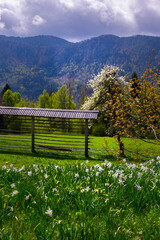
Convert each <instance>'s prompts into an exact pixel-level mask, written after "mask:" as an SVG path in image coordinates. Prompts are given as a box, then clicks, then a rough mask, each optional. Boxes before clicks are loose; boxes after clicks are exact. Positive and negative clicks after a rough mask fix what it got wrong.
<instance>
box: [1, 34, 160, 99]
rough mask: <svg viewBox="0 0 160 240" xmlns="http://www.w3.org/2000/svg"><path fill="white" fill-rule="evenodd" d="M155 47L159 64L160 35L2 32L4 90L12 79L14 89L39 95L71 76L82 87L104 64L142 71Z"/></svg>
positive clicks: (125, 70)
mask: <svg viewBox="0 0 160 240" xmlns="http://www.w3.org/2000/svg"><path fill="white" fill-rule="evenodd" d="M153 48H154V49H155V53H154V57H153V60H152V63H153V64H157V63H158V62H160V55H159V53H160V37H150V36H134V37H117V36H114V35H104V36H100V37H95V38H92V39H88V40H85V41H82V42H78V43H71V42H68V41H66V40H64V39H60V38H57V37H53V36H36V37H27V38H19V37H5V36H0V90H1V89H2V87H3V86H4V85H5V84H6V82H8V83H9V85H10V86H11V88H12V90H13V91H19V92H20V93H21V94H22V95H23V96H26V97H28V98H31V99H36V98H37V96H38V95H39V94H40V93H41V92H42V91H43V89H47V90H53V91H57V89H58V87H59V86H61V85H62V84H63V83H64V82H65V81H66V79H67V78H69V77H72V78H74V79H77V89H79V88H80V86H81V85H82V83H83V82H87V81H88V79H89V78H91V77H92V75H93V74H97V72H98V71H99V70H100V69H101V68H102V67H103V65H104V64H108V65H118V66H119V67H120V68H122V69H123V70H124V72H123V74H126V73H127V74H129V75H131V74H132V72H133V71H136V72H137V74H138V75H141V74H143V72H144V71H145V69H146V67H147V66H148V63H149V58H150V56H151V54H152V49H153Z"/></svg>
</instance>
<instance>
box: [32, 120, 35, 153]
mask: <svg viewBox="0 0 160 240" xmlns="http://www.w3.org/2000/svg"><path fill="white" fill-rule="evenodd" d="M34 127H35V126H34V117H32V152H35V149H34Z"/></svg>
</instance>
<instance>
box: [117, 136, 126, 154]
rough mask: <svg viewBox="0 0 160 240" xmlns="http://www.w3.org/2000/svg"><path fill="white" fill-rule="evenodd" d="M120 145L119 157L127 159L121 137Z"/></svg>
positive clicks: (119, 139) (118, 137)
mask: <svg viewBox="0 0 160 240" xmlns="http://www.w3.org/2000/svg"><path fill="white" fill-rule="evenodd" d="M117 140H118V144H119V156H120V157H125V154H124V144H123V143H122V140H121V137H120V135H118V136H117Z"/></svg>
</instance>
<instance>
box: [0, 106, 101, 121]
mask: <svg viewBox="0 0 160 240" xmlns="http://www.w3.org/2000/svg"><path fill="white" fill-rule="evenodd" d="M0 115H15V116H34V117H52V118H79V119H80V118H81V119H97V116H98V111H87V110H68V109H46V108H23V107H0Z"/></svg>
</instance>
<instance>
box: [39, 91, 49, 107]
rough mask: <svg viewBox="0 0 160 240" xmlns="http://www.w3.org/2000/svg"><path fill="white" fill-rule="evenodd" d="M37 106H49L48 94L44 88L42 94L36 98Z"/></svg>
mask: <svg viewBox="0 0 160 240" xmlns="http://www.w3.org/2000/svg"><path fill="white" fill-rule="evenodd" d="M38 107H40V108H50V96H49V94H48V93H47V91H46V90H43V94H41V95H40V96H39V98H38Z"/></svg>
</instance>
